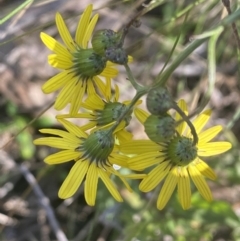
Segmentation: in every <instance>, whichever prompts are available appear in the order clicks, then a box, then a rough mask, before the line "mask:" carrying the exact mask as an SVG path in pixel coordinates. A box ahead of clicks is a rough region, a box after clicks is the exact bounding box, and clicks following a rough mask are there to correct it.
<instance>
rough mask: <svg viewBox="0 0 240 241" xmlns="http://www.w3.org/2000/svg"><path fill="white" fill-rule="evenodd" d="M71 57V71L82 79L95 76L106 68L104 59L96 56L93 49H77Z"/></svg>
mask: <svg viewBox="0 0 240 241" xmlns="http://www.w3.org/2000/svg"><path fill="white" fill-rule="evenodd" d="M73 56H74V58H73V69H74V71H75V72H76V74H78V75H80V76H81V77H82V78H91V77H93V76H96V75H98V74H100V73H101V72H102V71H103V70H104V68H105V67H106V62H107V60H106V58H104V57H102V56H100V55H98V54H96V53H95V52H94V50H93V49H79V50H78V51H77V52H76V53H73Z"/></svg>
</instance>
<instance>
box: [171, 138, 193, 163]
mask: <svg viewBox="0 0 240 241" xmlns="http://www.w3.org/2000/svg"><path fill="white" fill-rule="evenodd" d="M168 156H169V159H170V160H171V161H172V162H173V163H174V164H175V165H178V166H186V165H188V164H189V163H190V162H192V161H193V160H194V159H195V158H196V157H197V147H196V146H194V145H193V141H192V139H190V138H187V137H184V136H182V137H181V136H177V137H174V138H173V139H172V140H171V141H170V142H169V145H168Z"/></svg>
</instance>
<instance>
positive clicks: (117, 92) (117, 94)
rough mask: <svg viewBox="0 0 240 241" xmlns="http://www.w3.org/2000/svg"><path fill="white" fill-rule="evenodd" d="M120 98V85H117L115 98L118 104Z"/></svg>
mask: <svg viewBox="0 0 240 241" xmlns="http://www.w3.org/2000/svg"><path fill="white" fill-rule="evenodd" d="M119 96H120V90H119V87H118V85H115V98H114V100H115V101H116V102H117V101H118V100H119Z"/></svg>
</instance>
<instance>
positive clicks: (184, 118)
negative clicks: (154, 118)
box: [173, 104, 198, 146]
mask: <svg viewBox="0 0 240 241" xmlns="http://www.w3.org/2000/svg"><path fill="white" fill-rule="evenodd" d="M173 109H174V110H176V111H177V112H178V113H179V115H180V116H181V117H182V118H183V121H185V122H187V124H188V126H189V128H190V130H191V133H192V135H193V145H194V146H196V144H197V143H198V135H197V132H196V130H195V127H194V125H193V124H192V122H191V121H190V120H189V119H188V117H187V116H186V115H185V113H184V112H183V111H182V109H181V108H180V107H179V106H178V105H177V104H174V105H173Z"/></svg>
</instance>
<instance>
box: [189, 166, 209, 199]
mask: <svg viewBox="0 0 240 241" xmlns="http://www.w3.org/2000/svg"><path fill="white" fill-rule="evenodd" d="M188 171H189V174H190V176H191V178H192V180H193V182H194V184H195V186H196V187H197V189H198V191H199V192H200V194H201V195H202V196H203V197H204V198H205V199H206V200H207V201H209V202H210V201H212V193H211V191H210V189H209V187H208V185H207V183H206V181H205V179H204V177H203V176H202V174H201V173H200V172H199V171H198V169H197V168H196V167H195V166H193V165H189V166H188Z"/></svg>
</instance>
